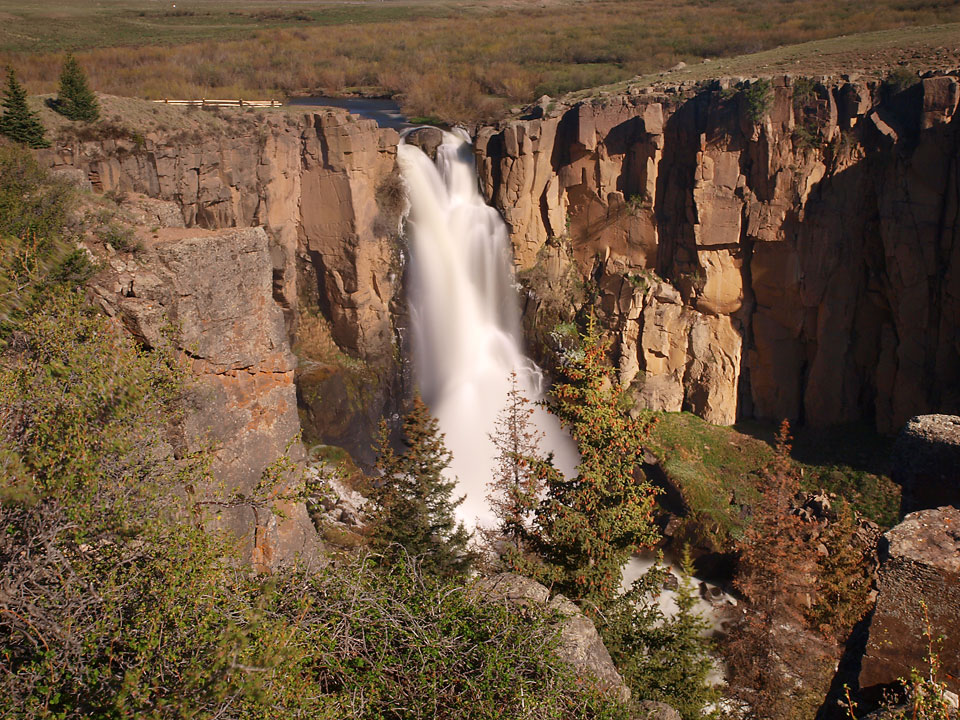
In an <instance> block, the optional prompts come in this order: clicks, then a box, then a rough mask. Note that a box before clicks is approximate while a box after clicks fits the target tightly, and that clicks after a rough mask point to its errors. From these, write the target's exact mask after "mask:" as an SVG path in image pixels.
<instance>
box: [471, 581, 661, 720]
mask: <svg viewBox="0 0 960 720" xmlns="http://www.w3.org/2000/svg"><path fill="white" fill-rule="evenodd" d="M477 591H478V592H479V593H480V594H481V596H483V597H486V598H489V599H491V600H495V601H496V600H500V601H504V602H507V603H509V604H511V605H518V606H524V605H533V606H537V607H543V608H547V609H549V610H554V611H556V612H557V613H558V614H559V615H560V616H561V617H562V618H563V620H561V626H560V647H559V648H558V651H557V654H558V655H559V656H560V658H561V659H562V660H564V661H565V662H567V663H569V664H570V665H571V666H573V667H574V668H575V669H576V670H577V671H578V672H579V673H581V674H588V675H591V676H593V677H595V678H596V679H597V680H598V681H599V683H600V686H601V687H604V688H606V689H608V690H609V691H611V692H614V693H616V694H617V695H618V696H619V697H620V698H621V699H622V700H624V701H627V700H629V698H630V689H629V688H628V687H627V686H626V685H624V683H623V678H622V677H620V673H618V672H617V668H616V666H615V665H614V664H613V660H612V659H611V658H610V653H609V652H608V651H607V648H606V647H605V646H604V644H603V640H602V639H601V638H600V634H599V633H598V632H597V629H596V627H595V626H594V624H593V621H592V620H590V618H588V617H587V616H586V615H584V614H583V613H582V612H581V611H580V608H578V607H577V606H576V605H574V604H573V603H572V602H570V601H569V600H568V599H567V598H565V597H564V596H563V595H556V596H554V598H553V599H552V600H551V599H550V591H549V590H547V588H546V587H544V586H543V585H541V584H540V583H538V582H536V581H535V580H531V579H530V578H525V577H523V576H522V575H517V574H515V573H501V574H499V575H493V576H491V577H487V578H484V579H483V580H481V581H480V582H479V583H478V584H477ZM654 717H659V716H654ZM664 717H667V716H664Z"/></svg>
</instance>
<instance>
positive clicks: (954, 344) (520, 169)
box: [476, 76, 960, 432]
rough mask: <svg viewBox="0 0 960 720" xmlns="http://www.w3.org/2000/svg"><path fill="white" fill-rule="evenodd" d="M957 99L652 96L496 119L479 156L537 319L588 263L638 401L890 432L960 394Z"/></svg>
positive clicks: (746, 89) (718, 418)
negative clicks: (528, 279) (870, 422)
mask: <svg viewBox="0 0 960 720" xmlns="http://www.w3.org/2000/svg"><path fill="white" fill-rule="evenodd" d="M958 96H960V91H958V82H957V78H955V77H949V76H942V77H930V78H926V79H924V80H923V81H922V82H921V83H919V84H917V85H914V86H913V87H911V88H908V89H906V90H898V89H897V88H894V87H888V86H878V85H876V84H865V83H858V82H856V81H850V82H830V83H815V82H810V81H794V80H793V79H791V78H789V77H780V78H774V79H773V80H772V81H762V82H759V83H754V84H753V85H752V86H751V85H747V84H744V85H743V86H741V87H739V88H738V87H734V86H731V85H730V84H729V83H728V82H726V81H724V82H719V83H715V84H714V85H713V86H711V87H709V88H676V87H675V88H668V92H657V91H653V90H649V89H648V90H646V91H643V92H639V91H638V92H637V94H627V95H620V96H610V97H605V98H600V99H597V100H593V101H586V102H583V103H580V104H578V105H576V106H574V107H571V108H568V109H562V110H560V111H558V112H554V113H542V112H541V113H538V114H541V117H535V118H532V119H525V120H512V121H509V122H505V123H503V124H501V125H500V126H498V127H495V128H482V129H481V130H480V131H479V133H478V137H477V143H476V148H477V154H478V165H479V167H480V172H481V180H482V184H483V186H484V188H485V191H486V194H487V196H488V197H489V198H490V200H491V201H492V202H494V203H495V204H496V205H497V206H498V207H499V208H501V210H502V212H503V214H504V217H505V218H506V220H507V222H508V224H509V226H510V229H511V235H512V238H513V241H514V244H515V247H516V251H517V253H516V254H517V262H518V265H519V267H520V268H521V270H525V269H526V270H529V269H533V270H535V271H537V272H535V273H533V274H532V276H533V277H537V278H539V279H540V280H541V283H540V285H539V286H535V287H532V288H531V291H532V292H531V297H530V299H529V302H528V304H527V313H528V315H529V316H531V317H537V316H538V315H545V313H544V307H545V305H549V302H550V301H549V298H547V297H545V296H548V295H549V294H550V291H551V289H553V290H555V289H556V287H557V286H558V285H559V284H558V282H557V279H558V278H559V277H561V276H562V275H563V274H564V273H566V272H568V266H569V265H571V264H572V265H573V267H574V268H575V270H576V272H577V274H578V275H579V277H580V278H581V281H582V282H583V283H586V284H587V285H588V288H587V289H588V291H590V292H593V293H595V294H596V295H598V296H599V314H600V316H601V319H602V320H603V323H604V325H605V326H606V328H607V329H608V330H609V332H610V334H611V335H612V337H613V338H614V339H615V343H614V346H613V355H614V360H615V361H616V362H617V363H618V365H619V370H620V376H621V380H622V381H623V382H624V383H625V384H627V385H632V390H633V392H634V394H635V396H636V398H637V401H638V402H639V403H641V404H643V405H646V406H648V407H653V408H658V409H665V410H680V409H687V410H692V411H693V412H696V413H697V414H699V415H701V416H703V417H705V418H706V419H708V420H710V421H712V422H716V423H732V422H734V421H735V420H736V419H738V418H740V417H757V418H767V419H780V418H783V417H787V418H791V419H800V420H804V421H807V422H810V423H815V424H830V423H837V422H843V421H848V420H853V419H858V418H862V417H870V418H874V419H875V421H876V424H877V427H878V428H879V429H880V430H882V431H888V432H889V431H893V430H895V429H897V428H898V427H899V426H900V425H902V424H903V422H905V421H906V420H907V418H909V417H910V416H912V415H915V414H918V413H922V412H929V411H931V410H938V409H943V410H956V409H957V408H958V407H960V343H958V337H960V224H958V223H960V221H958V199H960V195H958V192H960V191H958V180H960V168H958V159H960V158H958V154H960V141H958V137H960V120H958V117H957V113H956V109H957V104H958ZM564 257H569V258H570V260H569V261H568V262H564ZM544 288H546V290H545V289H544ZM589 294H590V293H589V292H588V293H587V295H589Z"/></svg>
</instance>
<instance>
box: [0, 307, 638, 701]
mask: <svg viewBox="0 0 960 720" xmlns="http://www.w3.org/2000/svg"><path fill="white" fill-rule="evenodd" d="M183 383H184V376H183V375H182V373H181V371H180V370H179V368H178V366H177V365H176V363H175V362H174V360H173V358H172V357H170V356H168V355H166V354H163V353H160V352H156V351H152V352H145V351H142V350H139V349H138V348H137V347H136V346H135V345H134V344H133V343H132V341H131V340H130V339H129V338H128V337H127V336H126V335H125V334H123V332H122V331H121V330H120V329H119V328H117V327H116V326H114V325H113V324H112V323H111V322H110V321H109V320H107V319H106V318H104V317H102V316H100V315H97V314H95V313H93V312H91V311H90V310H89V309H88V308H87V307H86V306H85V305H84V303H83V299H82V296H81V295H80V294H78V293H68V292H58V293H56V294H53V295H51V296H50V297H49V298H48V300H47V302H45V303H43V304H42V305H38V306H37V307H35V308H34V309H33V310H32V311H31V312H30V313H28V314H27V315H26V316H25V317H24V318H23V320H22V321H21V322H20V323H19V324H18V326H17V328H16V330H15V332H14V334H13V336H12V340H11V342H10V343H9V345H8V347H7V349H6V352H5V353H4V354H3V355H2V356H0V489H2V492H0V523H2V526H3V528H4V532H3V533H2V534H0V586H2V587H3V589H4V595H3V609H4V612H2V613H0V707H3V708H4V710H5V713H6V715H5V716H6V717H11V718H25V719H26V718H29V719H31V720H32V719H33V718H64V719H65V718H77V719H79V718H88V717H97V718H116V719H119V718H129V717H143V718H157V719H160V718H163V719H166V718H171V719H172V718H200V717H216V716H218V715H219V716H229V717H234V718H272V717H315V718H331V719H332V718H342V717H354V718H370V719H371V720H373V719H374V718H376V719H377V720H385V719H390V718H397V719H400V718H433V717H444V718H509V717H518V718H519V717H531V716H535V717H542V718H557V719H560V718H570V717H597V718H609V719H610V720H614V719H618V720H625V718H626V715H625V711H624V709H623V708H622V707H621V706H620V705H618V704H617V703H616V702H615V701H613V700H610V699H608V698H606V697H605V696H603V695H602V694H600V692H599V691H597V690H596V689H595V688H593V686H592V685H591V684H590V682H589V679H583V678H581V679H577V678H575V677H574V675H573V673H572V671H571V670H570V668H569V667H568V666H566V665H565V664H564V663H562V662H561V661H560V660H559V659H558V658H557V657H556V654H555V653H554V649H555V648H556V646H557V643H558V642H559V637H558V631H557V628H556V626H555V625H554V624H552V621H553V620H554V618H553V617H551V616H548V615H546V614H543V613H539V612H537V611H535V610H533V609H526V610H525V611H524V612H522V613H517V612H514V611H510V610H508V609H507V608H506V607H505V606H503V605H502V604H498V603H494V602H487V601H484V600H483V599H481V598H480V597H478V596H477V595H476V594H475V593H474V592H473V591H472V590H471V589H470V588H469V587H466V586H464V585H462V584H457V583H453V582H449V581H445V580H440V579H437V578H434V577H428V576H425V575H424V574H423V573H422V572H421V570H420V568H419V567H418V566H417V565H415V564H414V563H412V562H408V561H406V560H403V559H401V560H400V561H397V562H394V563H393V564H391V565H390V566H389V569H388V570H387V571H381V570H379V569H378V567H377V563H374V562H372V561H371V558H369V557H368V558H359V559H358V558H353V559H351V558H349V557H347V558H341V559H339V560H335V561H334V562H331V563H329V564H327V566H326V567H324V568H323V569H320V570H314V571H311V570H308V569H307V568H304V567H295V568H288V569H286V570H283V571H280V572H278V574H276V575H274V576H271V577H263V576H257V575H255V574H254V573H252V572H251V571H250V570H249V569H248V568H245V567H243V566H242V565H241V564H240V563H239V562H238V560H237V557H236V554H235V550H234V548H233V543H232V542H231V541H228V540H227V539H226V538H225V537H223V536H220V535H216V534H210V533H208V532H206V531H204V530H203V529H202V526H203V525H204V517H202V516H201V515H199V514H198V513H199V510H198V509H197V506H191V504H190V497H191V495H192V488H194V487H196V486H197V485H198V484H199V483H204V482H207V481H208V480H209V478H208V477H207V474H206V472H205V467H206V463H205V458H204V457H203V456H200V457H193V458H190V457H188V458H183V457H178V456H177V455H176V454H175V453H174V452H173V445H172V444H171V443H169V442H168V434H169V433H168V430H169V429H170V426H171V424H172V423H174V422H176V420H177V419H178V416H179V412H178V410H177V407H178V398H179V395H180V393H181V391H182V389H183ZM171 439H172V438H171ZM266 475H269V472H268V473H267V474H266ZM268 479H269V478H268Z"/></svg>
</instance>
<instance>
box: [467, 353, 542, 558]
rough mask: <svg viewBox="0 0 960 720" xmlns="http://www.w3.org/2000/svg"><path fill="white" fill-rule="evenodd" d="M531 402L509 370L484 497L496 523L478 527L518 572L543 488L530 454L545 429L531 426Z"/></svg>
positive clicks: (535, 452)
mask: <svg viewBox="0 0 960 720" xmlns="http://www.w3.org/2000/svg"><path fill="white" fill-rule="evenodd" d="M533 413H534V407H533V403H531V402H530V400H529V399H528V398H527V397H525V396H524V395H523V393H522V392H521V390H520V385H519V383H518V381H517V374H516V373H515V372H514V373H511V374H510V390H509V392H508V393H507V403H506V405H505V406H504V408H503V410H502V411H501V412H500V414H499V415H498V416H497V421H496V424H495V425H494V432H493V433H491V434H490V440H491V442H492V443H493V445H494V447H495V448H496V449H497V455H496V458H495V465H494V469H493V479H492V480H491V482H490V483H489V484H488V486H487V487H488V488H489V493H488V495H487V500H488V502H489V503H490V509H491V510H492V511H493V514H494V516H495V517H496V518H497V525H496V527H494V528H492V529H490V530H481V534H482V535H483V536H484V539H485V540H486V542H487V545H489V546H490V548H491V550H492V551H493V552H494V553H495V554H496V555H497V556H498V557H499V559H500V560H501V562H502V563H504V564H505V565H506V566H507V567H508V568H510V569H511V570H520V569H521V567H522V564H523V563H522V562H521V559H522V557H523V556H524V555H525V554H526V553H527V551H528V550H529V542H530V531H531V528H532V525H533V520H534V516H535V513H536V510H537V505H538V504H539V502H540V496H541V494H542V492H543V482H542V478H541V477H540V476H539V475H538V474H537V473H536V472H535V468H534V465H533V463H531V458H535V457H539V454H540V453H539V444H540V441H541V440H542V439H543V433H542V432H540V431H539V430H537V429H536V427H534V426H533V424H532V416H533Z"/></svg>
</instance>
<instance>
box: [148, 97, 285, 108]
mask: <svg viewBox="0 0 960 720" xmlns="http://www.w3.org/2000/svg"><path fill="white" fill-rule="evenodd" d="M154 102H155V103H163V104H164V105H193V106H194V107H205V106H211V107H224V106H225V107H281V106H282V105H283V103H282V102H281V101H279V100H207V99H206V98H200V99H199V100H170V99H169V98H164V99H163V100H154Z"/></svg>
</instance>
